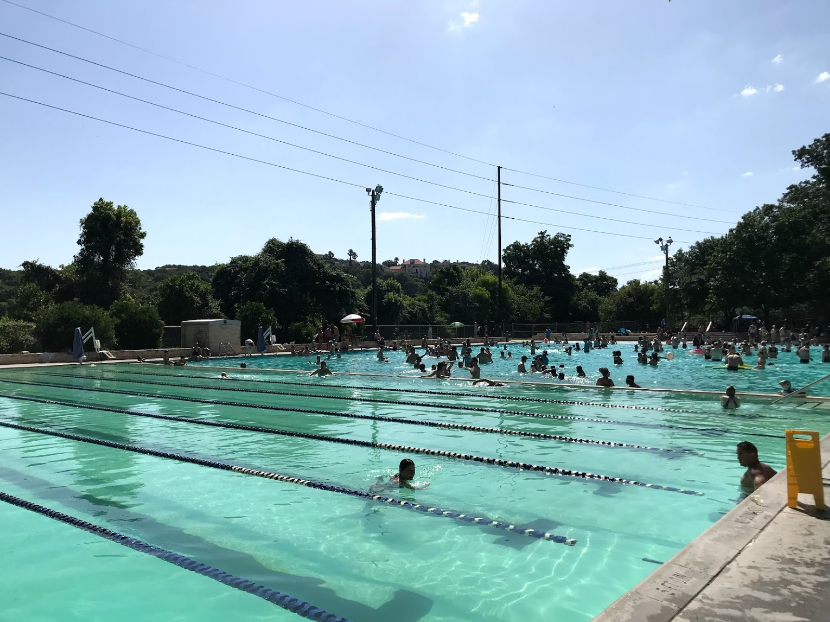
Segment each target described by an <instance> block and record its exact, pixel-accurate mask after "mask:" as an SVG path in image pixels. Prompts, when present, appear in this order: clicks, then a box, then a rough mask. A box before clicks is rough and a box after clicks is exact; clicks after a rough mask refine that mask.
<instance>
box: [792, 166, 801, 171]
mask: <svg viewBox="0 0 830 622" xmlns="http://www.w3.org/2000/svg"><path fill="white" fill-rule="evenodd" d="M793 170H794V171H800V170H801V167H800V166H794V167H793Z"/></svg>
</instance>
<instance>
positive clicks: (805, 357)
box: [795, 343, 824, 363]
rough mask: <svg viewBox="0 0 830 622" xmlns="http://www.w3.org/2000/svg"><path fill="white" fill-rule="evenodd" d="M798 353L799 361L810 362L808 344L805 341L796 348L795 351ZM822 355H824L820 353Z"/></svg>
mask: <svg viewBox="0 0 830 622" xmlns="http://www.w3.org/2000/svg"><path fill="white" fill-rule="evenodd" d="M795 353H796V354H797V355H798V360H799V362H801V363H809V362H810V346H809V345H807V344H806V343H805V344H804V345H803V346H801V347H800V348H799V349H798V350H796V351H795ZM822 356H824V355H822Z"/></svg>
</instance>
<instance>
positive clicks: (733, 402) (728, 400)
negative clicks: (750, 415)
mask: <svg viewBox="0 0 830 622" xmlns="http://www.w3.org/2000/svg"><path fill="white" fill-rule="evenodd" d="M720 405H721V406H722V407H723V408H726V409H727V410H734V409H736V408H739V407H740V405H741V398H739V397H736V396H735V387H733V386H732V385H729V386H728V387H726V395H723V396H721V398H720Z"/></svg>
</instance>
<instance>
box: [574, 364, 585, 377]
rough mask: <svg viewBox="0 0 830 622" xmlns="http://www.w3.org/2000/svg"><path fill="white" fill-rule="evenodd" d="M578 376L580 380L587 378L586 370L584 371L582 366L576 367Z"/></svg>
mask: <svg viewBox="0 0 830 622" xmlns="http://www.w3.org/2000/svg"><path fill="white" fill-rule="evenodd" d="M576 375H577V377H579V378H584V377H585V370H584V369H582V365H577V366H576Z"/></svg>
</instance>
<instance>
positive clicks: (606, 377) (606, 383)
mask: <svg viewBox="0 0 830 622" xmlns="http://www.w3.org/2000/svg"><path fill="white" fill-rule="evenodd" d="M599 373H601V374H602V377H601V378H597V386H598V387H613V386H614V381H613V380H611V378H610V376H611V372H610V371H608V368H607V367H600V368H599Z"/></svg>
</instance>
